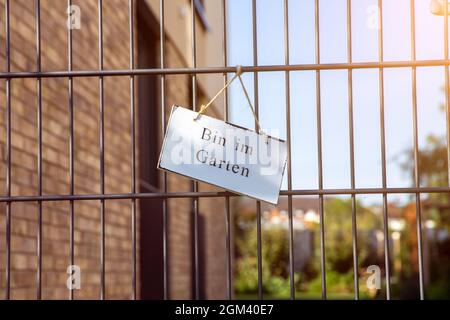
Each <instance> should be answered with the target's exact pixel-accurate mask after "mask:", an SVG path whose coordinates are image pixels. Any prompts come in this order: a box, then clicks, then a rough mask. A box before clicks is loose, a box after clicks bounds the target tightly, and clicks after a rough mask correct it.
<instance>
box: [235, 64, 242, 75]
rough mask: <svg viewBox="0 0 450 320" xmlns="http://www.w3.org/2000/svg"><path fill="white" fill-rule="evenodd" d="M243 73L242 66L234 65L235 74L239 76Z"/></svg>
mask: <svg viewBox="0 0 450 320" xmlns="http://www.w3.org/2000/svg"><path fill="white" fill-rule="evenodd" d="M243 73H244V71H243V70H242V66H241V65H238V66H236V75H237V76H241V75H242V74H243Z"/></svg>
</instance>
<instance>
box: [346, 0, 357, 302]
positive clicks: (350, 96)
mask: <svg viewBox="0 0 450 320" xmlns="http://www.w3.org/2000/svg"><path fill="white" fill-rule="evenodd" d="M347 55H348V62H349V63H352V62H353V55H352V0H347ZM348 127H349V130H348V131H349V140H350V180H351V182H350V183H351V188H352V189H355V142H354V128H353V70H352V69H348ZM352 250H353V286H354V291H355V300H359V278H358V229H357V225H356V196H355V195H354V194H352Z"/></svg>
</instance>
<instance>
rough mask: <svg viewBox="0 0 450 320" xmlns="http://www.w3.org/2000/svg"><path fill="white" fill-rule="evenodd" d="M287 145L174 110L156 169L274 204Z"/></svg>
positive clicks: (268, 137)
mask: <svg viewBox="0 0 450 320" xmlns="http://www.w3.org/2000/svg"><path fill="white" fill-rule="evenodd" d="M286 157H287V147H286V142H285V141H283V140H280V139H277V138H273V137H270V136H268V135H265V134H258V133H256V132H254V131H252V130H248V129H245V128H242V127H239V126H236V125H233V124H230V123H227V122H224V121H221V120H218V119H215V118H211V117H208V116H205V115H201V116H198V114H197V113H196V112H194V111H192V110H189V109H186V108H183V107H179V106H173V108H172V113H171V115H170V118H169V122H168V125H167V131H166V136H165V138H164V142H163V146H162V150H161V155H160V158H159V163H158V167H159V168H160V169H163V170H167V171H170V172H174V173H178V174H181V175H184V176H187V177H191V178H193V179H195V180H199V181H202V182H206V183H209V184H212V185H216V186H219V187H222V188H224V189H227V190H230V191H233V192H236V193H239V194H242V195H247V196H250V197H252V198H255V199H258V200H262V201H266V202H269V203H273V204H277V203H278V196H279V193H280V188H281V183H282V179H283V173H284V170H285V167H286Z"/></svg>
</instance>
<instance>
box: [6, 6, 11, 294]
mask: <svg viewBox="0 0 450 320" xmlns="http://www.w3.org/2000/svg"><path fill="white" fill-rule="evenodd" d="M9 13H10V12H9V0H5V27H6V53H5V54H6V72H11V46H10V44H11V29H10V15H9ZM6 164H7V169H6V195H7V196H8V197H11V79H6ZM5 232H6V284H5V291H6V293H5V299H6V300H9V299H10V298H11V202H6V230H5Z"/></svg>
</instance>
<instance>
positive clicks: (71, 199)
mask: <svg viewBox="0 0 450 320" xmlns="http://www.w3.org/2000/svg"><path fill="white" fill-rule="evenodd" d="M196 2H197V1H196V0H191V27H192V31H193V37H192V43H191V50H192V61H191V66H190V67H187V68H176V69H174V68H171V69H168V68H166V67H165V41H164V40H165V31H164V13H165V11H164V0H160V17H161V19H160V41H161V50H160V61H161V66H160V68H157V69H136V68H135V61H134V60H135V59H134V57H135V43H134V42H135V41H134V38H135V37H134V16H135V1H134V0H129V3H128V14H129V36H130V48H129V50H130V61H129V69H126V70H104V68H103V27H102V25H103V24H102V20H103V14H102V0H98V8H99V11H98V28H99V38H98V53H99V61H98V65H99V68H98V70H85V71H74V70H73V69H72V45H73V44H72V31H71V30H70V28H69V29H68V33H67V37H68V48H67V57H68V61H69V63H68V70H64V71H44V70H42V69H41V28H40V22H41V21H40V0H35V2H34V3H35V14H36V61H37V70H34V71H31V70H30V71H28V72H11V54H10V45H11V43H10V0H5V23H6V24H5V30H6V72H1V73H0V79H5V81H6V121H5V123H6V161H7V172H6V195H4V196H1V197H0V202H1V203H5V204H6V275H5V276H6V298H7V299H9V298H10V287H11V215H12V211H11V204H12V203H17V202H35V203H37V204H38V234H37V243H38V247H37V259H38V261H37V266H38V268H37V274H36V282H37V298H38V299H40V298H41V292H42V277H41V274H42V239H43V238H42V204H43V203H44V202H49V201H66V202H68V203H70V260H71V264H75V259H74V203H75V201H85V200H98V201H99V202H100V204H101V207H100V208H101V211H100V213H101V223H100V224H101V229H100V233H101V240H100V241H101V243H100V248H101V254H100V256H101V257H100V261H99V268H100V274H101V282H100V284H101V294H100V298H101V299H105V242H106V238H105V201H107V200H117V199H128V200H130V201H131V204H132V207H131V210H132V212H131V213H132V216H131V219H132V245H133V248H132V260H131V261H130V264H132V266H133V267H132V273H133V274H132V283H130V286H132V289H133V291H132V292H133V294H132V299H136V298H137V297H138V293H137V287H138V286H137V281H138V278H137V243H136V239H137V238H136V226H137V221H136V200H138V199H145V198H147V199H148V198H154V199H155V198H157V199H163V228H164V230H163V250H164V298H168V263H167V256H168V255H167V241H168V234H167V232H168V227H167V226H168V220H167V200H168V199H176V198H189V199H192V202H193V209H194V229H193V230H194V270H195V272H194V284H195V286H194V292H195V298H196V299H198V298H199V291H200V289H199V248H198V245H199V236H198V228H199V226H198V217H199V200H200V199H202V198H224V199H225V204H226V216H225V221H226V225H225V227H226V239H224V241H225V243H226V250H227V266H226V267H227V297H228V298H229V299H231V298H232V291H233V289H232V248H231V209H230V198H231V197H233V196H234V194H232V193H229V192H199V191H198V183H197V182H192V183H193V187H194V189H193V190H194V191H193V192H177V193H169V192H168V191H167V190H168V189H167V177H166V174H165V173H164V179H163V188H162V190H161V191H160V192H154V193H140V192H137V188H136V145H135V140H136V133H135V131H136V130H135V127H136V125H135V97H134V96H135V95H134V94H132V95H131V100H130V110H131V118H130V125H131V136H132V140H131V141H132V146H131V150H130V152H131V159H132V160H131V161H132V163H131V166H132V173H131V177H130V179H131V190H130V192H129V193H125V194H107V193H105V180H104V177H105V165H104V139H105V135H104V125H105V124H104V90H103V87H104V78H105V77H114V76H129V78H130V90H131V92H135V77H136V76H139V75H156V76H159V77H160V81H161V82H160V84H161V86H160V87H161V110H164V108H165V97H166V93H165V77H166V76H167V75H176V74H187V75H190V76H191V77H192V101H193V106H194V108H195V106H196V105H197V79H196V78H197V76H198V75H199V74H223V77H224V83H225V82H226V80H227V75H228V74H229V73H234V72H236V67H231V66H228V64H227V10H226V9H227V3H226V2H227V1H226V0H222V10H223V67H203V68H198V67H197V61H196V48H197V43H196V37H195V29H196V28H195V21H196V12H195V7H196V5H198V4H196ZM351 2H352V1H351V0H347V32H348V40H347V54H348V61H347V62H346V63H332V64H329V63H328V64H323V63H321V61H320V38H319V37H320V30H319V17H320V14H319V0H315V39H316V42H315V49H316V55H315V63H314V64H290V60H289V40H290V39H289V30H288V29H289V21H288V17H289V1H288V0H284V35H285V38H284V48H285V64H283V65H268V66H259V65H258V51H257V48H258V46H257V14H256V6H257V1H256V0H252V13H253V16H252V25H253V65H251V66H243V71H244V72H248V73H253V75H254V99H255V101H254V105H255V109H256V114H257V115H258V111H259V110H258V73H260V72H274V71H283V72H284V73H285V84H286V86H285V88H286V92H285V94H286V106H285V107H286V126H287V141H288V160H289V161H288V167H287V171H286V172H287V182H288V184H287V185H288V189H287V190H282V191H281V197H287V198H288V215H289V265H290V269H289V274H290V289H291V290H290V296H291V298H292V299H294V298H295V288H294V251H295V248H294V246H293V243H294V241H293V208H292V197H293V196H305V195H308V196H317V197H318V198H319V214H320V262H321V279H322V298H323V299H326V297H327V288H326V268H325V240H324V234H325V228H324V196H326V195H349V196H351V200H352V250H353V274H354V292H355V299H358V298H359V284H358V256H357V251H358V243H357V221H356V196H357V195H361V194H378V195H382V197H383V223H384V257H385V268H386V270H385V271H386V297H387V299H390V298H391V287H390V269H389V265H390V254H389V237H388V208H387V206H388V205H387V197H388V194H399V193H410V194H415V201H416V232H417V236H418V252H419V282H420V298H422V299H423V298H424V277H423V257H422V255H423V250H422V228H421V226H422V222H421V206H420V201H421V199H420V195H421V194H422V193H448V192H450V187H448V186H446V187H421V186H420V181H419V169H418V155H419V148H418V126H417V97H416V96H417V86H416V68H417V67H423V66H443V67H445V88H446V91H445V105H446V110H447V117H448V115H449V114H450V112H449V111H450V110H449V94H448V84H449V74H448V71H449V70H448V68H449V64H450V60H449V52H448V19H447V10H448V8H447V6H444V7H445V8H444V16H445V17H446V18H445V19H444V21H445V22H444V35H445V38H444V43H445V58H444V59H443V60H416V43H415V39H416V37H415V12H414V5H415V2H414V0H411V1H410V8H411V11H410V19H411V26H410V27H411V57H412V58H411V60H409V61H395V62H390V61H384V59H383V27H382V26H383V23H382V10H381V9H382V6H383V1H382V0H378V6H379V9H380V14H379V26H380V28H379V31H378V62H366V63H354V62H353V61H352V21H351V8H352V7H351ZM68 5H69V6H71V5H72V1H71V0H68ZM124 9H125V8H124ZM397 67H403V68H411V70H412V83H411V86H412V94H413V96H412V113H413V130H414V165H415V170H414V186H413V187H408V188H389V187H387V184H386V175H387V174H386V141H385V115H384V78H383V72H384V69H386V68H397ZM339 69H340V70H347V71H348V92H349V94H348V116H349V127H348V130H349V133H350V134H349V137H348V138H349V143H350V163H349V166H350V174H351V187H350V188H348V189H324V187H323V173H322V164H323V163H322V162H323V161H322V129H321V101H320V98H321V86H320V81H321V78H320V76H321V71H322V70H339ZM355 69H378V71H379V90H380V91H379V96H380V106H379V111H380V118H379V126H380V129H381V137H380V139H381V158H382V159H381V160H382V187H380V188H356V187H355V164H354V134H353V124H354V122H353V101H352V88H353V80H352V72H353V70H355ZM299 70H313V71H315V73H316V101H317V105H316V109H317V133H316V134H317V148H318V155H317V156H318V172H317V176H318V181H319V184H318V188H317V189H311V190H294V189H293V188H292V172H291V171H292V170H291V165H290V164H291V147H292V146H291V144H290V141H291V137H290V136H291V119H290V108H291V106H290V72H291V71H299ZM77 77H93V78H98V80H99V89H100V97H99V99H100V100H99V103H100V121H101V122H100V132H99V141H100V193H99V194H87V195H77V194H75V193H74V152H75V150H74V126H73V125H74V124H73V122H74V121H73V120H74V119H73V79H74V78H77ZM19 78H30V79H35V80H36V83H37V98H38V122H37V125H38V155H37V159H38V166H37V175H38V193H37V194H36V195H30V196H12V195H11V82H12V81H14V79H19ZM43 78H64V79H67V81H68V85H69V91H68V95H69V108H70V194H66V195H63V194H58V195H43V193H42V89H41V81H42V79H43ZM225 96H226V95H225ZM224 105H225V107H224V115H225V120H227V119H228V115H229V110H228V101H227V99H226V97H225V104H224ZM161 114H162V119H161V121H162V129H163V132H162V136H164V131H165V124H166V119H165V112H161ZM448 120H449V119H448V118H447V141H449V139H450V128H449V121H448ZM448 146H450V144H448ZM447 154H448V158H449V159H450V147H448V148H447ZM449 176H450V170H449ZM256 212H257V244H258V246H257V253H258V254H257V256H258V296H259V298H260V299H262V298H263V283H262V282H263V280H262V238H261V228H262V226H261V204H260V202H256ZM70 297H71V298H72V299H73V298H74V294H73V290H72V291H71V295H70Z"/></svg>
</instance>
